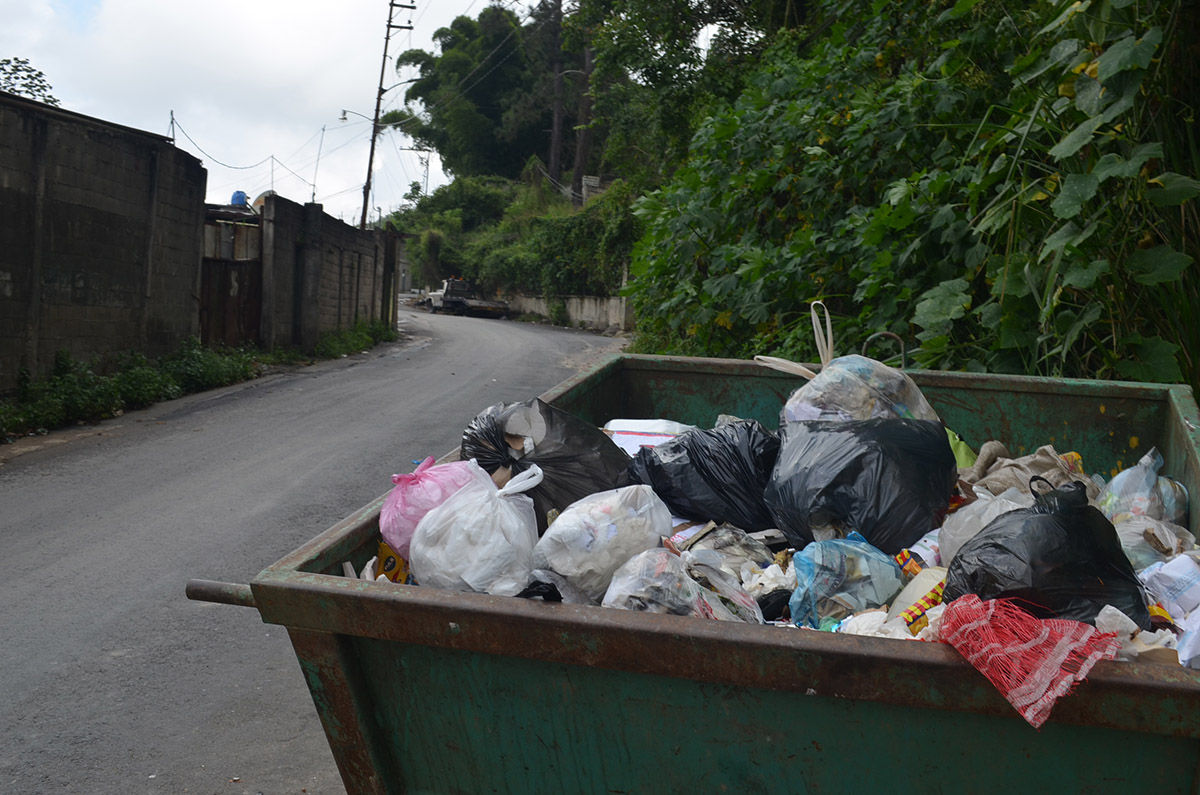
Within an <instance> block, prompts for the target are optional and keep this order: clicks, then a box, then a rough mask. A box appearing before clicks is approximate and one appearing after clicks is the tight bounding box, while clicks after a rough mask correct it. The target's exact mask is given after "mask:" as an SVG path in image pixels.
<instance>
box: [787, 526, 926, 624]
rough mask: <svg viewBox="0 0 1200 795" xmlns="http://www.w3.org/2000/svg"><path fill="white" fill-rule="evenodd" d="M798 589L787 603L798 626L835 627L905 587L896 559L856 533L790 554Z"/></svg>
mask: <svg viewBox="0 0 1200 795" xmlns="http://www.w3.org/2000/svg"><path fill="white" fill-rule="evenodd" d="M792 565H793V566H795V568H796V582H797V586H796V590H795V591H793V592H792V598H791V601H790V602H789V603H788V606H789V607H790V608H791V611H792V622H793V623H794V624H796V626H800V627H812V628H813V629H833V628H834V627H835V626H836V625H837V624H839V623H840V622H841V621H842V620H844V619H846V618H849V617H850V616H852V615H854V614H855V613H858V612H860V611H862V610H870V609H872V608H875V607H883V606H884V605H886V604H888V603H889V602H891V600H892V599H894V598H895V597H896V595H897V594H898V593H900V591H901V589H903V587H904V575H903V574H902V573H901V571H900V566H899V565H898V564H897V563H896V561H895V559H894V558H892V556H891V555H889V554H887V553H886V552H882V551H880V550H879V549H876V548H875V547H873V546H871V545H870V544H869V543H867V540H866V539H865V538H863V537H862V536H861V535H859V534H858V533H850V535H848V536H846V537H845V538H835V539H832V540H830V541H815V542H813V543H811V544H809V545H808V546H806V547H805V548H804V549H802V550H800V551H799V552H797V553H796V554H795V556H794V557H793V558H792Z"/></svg>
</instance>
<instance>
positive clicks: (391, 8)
mask: <svg viewBox="0 0 1200 795" xmlns="http://www.w3.org/2000/svg"><path fill="white" fill-rule="evenodd" d="M397 8H407V9H408V10H409V11H412V10H414V9H415V8H416V6H415V5H404V4H401V3H396V2H392V0H388V21H387V30H386V31H385V32H384V34H383V63H381V64H380V65H379V90H378V91H377V92H376V93H375V118H374V119H373V120H372V121H371V152H370V154H369V155H367V181H366V182H364V183H363V204H362V219H361V220H360V221H359V222H358V228H359V229H366V228H367V210H368V209H370V207H371V201H370V200H371V167H372V166H373V165H374V163H375V139H376V138H377V137H378V136H379V111H380V108H382V107H383V94H384V92H385V91H387V89H385V88H384V87H383V77H384V75H385V74H386V73H387V63H388V44H389V43H390V42H391V40H392V31H393V30H412V25H395V24H392V17H393V15H394V14H395V13H396V9H397Z"/></svg>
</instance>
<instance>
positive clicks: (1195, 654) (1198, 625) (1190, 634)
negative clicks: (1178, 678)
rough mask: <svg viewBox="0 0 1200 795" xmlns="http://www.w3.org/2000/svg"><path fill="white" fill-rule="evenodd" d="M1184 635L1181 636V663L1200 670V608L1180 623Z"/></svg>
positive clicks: (1179, 651) (1179, 652)
mask: <svg viewBox="0 0 1200 795" xmlns="http://www.w3.org/2000/svg"><path fill="white" fill-rule="evenodd" d="M1180 629H1182V630H1183V635H1182V636H1180V638H1179V648H1178V655H1179V664H1180V665H1182V666H1184V667H1186V668H1192V669H1194V670H1200V610H1196V611H1194V612H1193V613H1192V614H1191V615H1190V616H1188V617H1187V619H1185V620H1184V622H1183V624H1181V625H1180Z"/></svg>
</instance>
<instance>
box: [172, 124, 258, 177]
mask: <svg viewBox="0 0 1200 795" xmlns="http://www.w3.org/2000/svg"><path fill="white" fill-rule="evenodd" d="M171 120H172V123H173V124H174V125H175V126H176V127H178V128H179V132H181V133H183V137H184V138H186V139H188V140H189V141H191V142H192V146H194V147H196V151H198V152H199V153H200V154H202V155H204V156H205V157H207V158H208V159H209V160H211V161H212V162H214V163H216V164H217V165H218V166H222V167H223V168H231V169H233V170H234V171H246V170H248V169H251V168H258V167H259V166H261V165H262V164H263V163H266V162H267V161H268V160H270V159H271V158H273V157H274V155H267V156H266V157H264V158H263V159H262V160H259V161H258V162H257V163H255V164H254V165H252V166H231V165H229V164H228V163H222V162H221V161H220V160H217V159H216V158H215V157H213V156H212V155H210V154H209V153H208V152H205V151H204V150H203V149H201V148H200V144H198V143H196V142H195V140H193V139H192V136H190V135H188V132H187V130H185V129H183V125H182V124H180V123H179V119H178V118H176V117H175V116H174V114H172V116H171Z"/></svg>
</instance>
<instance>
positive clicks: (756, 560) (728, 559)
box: [680, 524, 775, 581]
mask: <svg viewBox="0 0 1200 795" xmlns="http://www.w3.org/2000/svg"><path fill="white" fill-rule="evenodd" d="M680 548H681V549H686V550H692V551H698V550H702V549H711V550H713V551H714V552H717V553H720V555H721V559H722V565H721V568H723V569H725V571H727V572H729V573H730V574H731V575H733V576H734V577H737V578H739V581H740V578H741V574H742V567H743V566H745V565H746V564H747V563H751V564H754V565H755V566H757V567H759V568H762V567H765V566H769V565H771V561H772V560H774V559H775V553H774V552H772V551H771V549H770V548H769V547H768V546H767V545H766V544H764V543H763V542H761V541H759V540H758V539H757V538H755V537H754V536H752V535H750V534H749V533H747V532H746V531H745V530H742V529H741V528H739V527H734V526H733V525H728V524H723V525H714V524H710V525H709V526H707V527H705V528H704V529H702V530H700V531H699V532H698V533H696V534H695V535H693V536H692V537H691V538H689V539H688V540H687V541H686V542H685V543H684V544H683V545H682V546H681V547H680Z"/></svg>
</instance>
